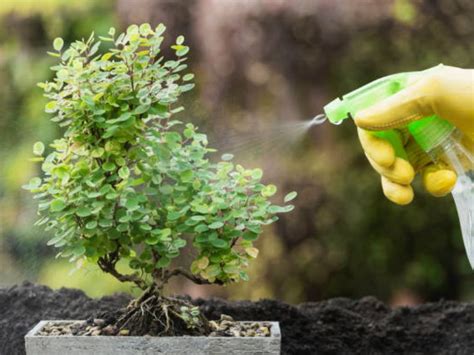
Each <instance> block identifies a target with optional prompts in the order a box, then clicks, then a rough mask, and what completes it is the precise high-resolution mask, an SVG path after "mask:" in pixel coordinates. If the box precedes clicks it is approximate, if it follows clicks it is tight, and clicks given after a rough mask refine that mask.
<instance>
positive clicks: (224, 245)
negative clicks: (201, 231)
mask: <svg viewBox="0 0 474 355" xmlns="http://www.w3.org/2000/svg"><path fill="white" fill-rule="evenodd" d="M211 244H212V245H213V246H215V247H216V248H220V249H223V248H227V247H228V246H229V243H228V242H226V241H225V240H222V239H213V240H211Z"/></svg>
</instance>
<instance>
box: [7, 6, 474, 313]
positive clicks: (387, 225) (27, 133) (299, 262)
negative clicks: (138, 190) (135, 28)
mask: <svg viewBox="0 0 474 355" xmlns="http://www.w3.org/2000/svg"><path fill="white" fill-rule="evenodd" d="M142 22H149V23H150V24H152V25H154V26H155V25H157V24H158V23H160V22H163V23H164V24H165V25H166V26H167V27H168V32H167V38H168V41H169V43H171V41H172V40H174V38H175V37H176V36H177V35H179V34H183V35H184V36H185V37H186V40H187V43H188V44H189V45H190V46H191V54H190V66H191V69H192V71H193V72H194V73H195V74H196V81H197V88H196V89H195V90H194V91H193V92H192V93H190V94H187V95H186V96H185V97H184V98H183V104H184V105H185V106H186V108H187V110H186V111H185V112H184V113H182V114H181V119H182V120H185V121H187V120H189V121H193V122H195V123H197V124H198V125H199V126H200V127H201V129H202V130H204V131H206V132H207V133H208V135H209V137H210V141H211V142H212V144H213V145H214V146H216V147H218V148H220V149H221V150H225V151H228V152H230V153H234V154H235V156H236V158H235V159H236V161H238V162H239V163H242V164H243V165H247V166H250V167H257V166H260V167H262V168H263V169H264V171H265V180H266V181H267V182H273V183H275V184H276V185H278V186H279V188H280V197H281V196H283V195H284V194H285V193H287V192H289V191H292V190H296V191H298V193H299V197H298V199H297V200H296V202H295V205H296V209H295V210H294V211H293V212H292V213H290V214H287V215H285V216H283V217H282V218H281V220H280V221H279V222H278V223H276V224H275V225H273V226H272V227H271V228H268V229H266V231H265V233H264V235H263V236H262V237H261V239H260V241H259V248H260V250H261V252H260V255H259V258H258V259H257V261H255V262H254V264H253V265H252V266H251V270H250V276H251V280H250V281H249V282H247V283H241V284H238V285H235V286H230V287H226V288H215V287H207V286H194V285H191V284H189V283H186V282H184V281H178V282H176V283H175V284H174V285H172V291H173V292H179V293H188V294H190V295H192V296H195V297H197V296H211V295H218V296H222V297H227V298H231V299H241V298H245V299H258V298H262V297H271V298H277V299H282V300H285V301H287V302H291V303H297V302H304V301H317V300H321V299H326V298H330V297H338V296H347V297H361V296H365V295H374V296H376V297H378V298H380V299H382V300H384V301H387V302H390V303H391V304H406V303H417V302H423V301H428V300H437V299H440V298H447V299H461V300H466V299H472V297H473V296H474V274H473V272H472V271H471V270H470V267H469V265H468V262H467V258H466V256H465V254H464V249H463V245H462V239H461V234H460V229H459V225H458V220H457V216H456V211H455V208H454V203H453V201H452V199H451V198H450V197H447V198H443V199H435V198H432V197H429V196H427V195H426V194H425V193H424V192H423V191H422V190H421V189H420V187H419V186H418V187H417V196H416V199H415V201H414V202H413V203H412V204H411V205H410V206H408V207H403V208H402V207H398V206H395V205H393V204H391V203H390V202H388V201H387V200H385V199H384V198H383V196H382V193H381V188H380V186H379V179H378V177H377V175H376V174H375V173H374V172H373V171H372V170H371V168H370V166H369V165H368V164H367V162H366V160H365V157H364V155H363V153H362V151H361V149H360V147H359V145H358V142H357V135H356V132H355V127H354V125H353V124H352V123H351V122H346V123H345V124H343V125H341V126H332V125H330V124H328V123H326V124H324V125H321V126H318V127H313V128H312V129H310V130H309V131H308V132H305V134H303V135H301V137H298V139H291V140H289V139H287V137H286V134H285V132H293V130H292V129H290V128H289V127H291V126H292V125H293V124H295V125H296V124H298V123H301V122H302V121H304V120H307V119H309V118H311V117H313V116H314V115H315V114H318V113H320V112H321V111H322V107H323V106H324V104H325V103H327V102H329V101H330V100H331V99H333V98H334V97H336V96H339V95H341V94H343V93H346V92H348V91H351V90H353V89H355V88H357V87H359V86H361V85H363V84H365V83H367V82H369V81H371V80H373V79H376V78H378V77H380V76H384V75H387V74H390V73H394V72H400V71H410V70H420V69H425V68H428V67H431V66H434V65H436V64H439V63H441V62H442V63H444V64H449V65H454V66H461V67H473V66H474V2H472V1H471V0H429V1H428V0H426V1H423V0H413V1H409V0H354V1H352V0H347V1H345V0H299V1H285V0H41V1H38V0H2V1H1V2H0V286H8V285H12V284H16V283H20V282H22V281H23V280H31V281H35V282H40V283H43V284H47V285H51V286H53V287H60V286H69V287H79V288H82V289H84V290H85V291H86V292H87V293H88V294H89V295H92V296H99V295H103V294H108V293H111V292H114V291H117V290H129V288H128V286H126V285H121V284H119V283H118V282H115V281H114V280H113V279H112V278H110V277H109V276H104V275H101V274H100V273H99V272H97V270H95V269H94V268H91V267H89V268H87V269H86V270H81V271H77V272H76V273H74V274H70V270H71V266H70V265H68V264H67V263H66V262H65V261H62V260H56V259H54V255H55V251H54V250H53V248H49V247H46V245H45V241H46V240H47V239H48V235H46V234H45V232H43V231H42V230H41V229H40V228H36V227H33V222H34V220H35V218H36V216H35V208H36V206H35V205H34V201H33V200H32V199H31V196H30V195H29V193H28V192H26V191H24V190H22V189H21V185H22V184H24V183H25V182H27V181H28V180H29V178H30V177H31V176H32V175H33V174H35V173H36V169H38V167H37V166H36V165H34V164H33V163H31V162H29V160H28V159H29V158H30V157H31V146H32V144H33V143H34V142H35V141H38V140H42V141H44V142H50V141H51V140H52V139H54V138H55V137H57V136H58V135H60V134H61V132H60V130H59V129H58V128H57V127H55V126H54V125H53V124H52V123H51V122H50V121H49V118H48V116H47V115H46V114H45V113H44V111H43V107H44V104H45V99H44V98H43V97H42V96H41V95H42V94H41V90H40V89H39V88H38V87H37V86H36V83H37V82H38V81H44V80H47V79H49V78H50V76H51V72H50V71H49V69H48V68H49V66H50V65H52V59H50V58H49V57H48V56H47V55H46V54H45V52H46V51H47V50H49V49H50V44H51V42H52V40H53V39H54V38H55V37H57V36H61V37H63V38H64V39H65V41H66V42H70V41H73V40H74V39H77V38H82V37H87V36H88V35H89V33H90V32H91V31H92V30H94V31H95V32H96V33H97V34H105V33H107V30H108V28H109V27H110V26H114V27H116V28H117V29H121V30H122V29H125V28H126V27H127V26H128V25H129V24H132V23H142ZM292 138H295V137H292Z"/></svg>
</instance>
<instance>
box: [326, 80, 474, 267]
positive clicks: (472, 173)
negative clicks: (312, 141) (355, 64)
mask: <svg viewBox="0 0 474 355" xmlns="http://www.w3.org/2000/svg"><path fill="white" fill-rule="evenodd" d="M423 74H424V72H407V73H399V74H394V75H389V76H386V77H383V78H380V79H378V80H375V81H373V82H371V83H369V84H367V85H365V86H363V87H361V88H359V89H357V90H354V91H352V92H350V93H348V94H346V95H344V96H342V98H337V99H335V100H333V101H332V102H330V103H329V104H327V105H326V106H325V107H324V111H325V114H326V117H327V118H328V120H329V121H330V122H331V123H333V124H340V123H342V121H343V120H344V119H346V118H348V117H354V116H355V114H356V113H357V112H359V111H360V110H363V109H366V108H368V107H370V106H371V105H373V104H375V103H377V102H379V101H381V100H383V99H385V98H387V97H389V96H391V95H393V94H395V93H397V92H398V91H400V90H402V89H404V88H405V87H407V86H408V85H409V83H410V82H412V80H413V79H416V77H417V76H419V75H423ZM408 130H409V132H410V133H411V135H412V136H413V137H414V139H415V141H416V142H417V143H418V145H419V146H420V147H421V148H422V149H423V150H424V151H425V152H426V153H427V154H428V155H429V156H430V158H431V159H432V160H433V161H434V162H437V161H438V160H440V159H441V157H443V160H444V161H445V162H446V163H448V164H450V165H451V167H452V168H453V169H454V171H455V172H456V174H457V176H458V178H457V183H456V186H455V187H454V189H453V191H452V195H453V198H454V201H455V203H456V208H457V212H458V217H459V222H460V225H461V231H462V236H463V241H464V247H465V249H466V253H467V256H468V259H469V263H470V264H471V267H472V269H474V153H473V152H472V151H469V148H468V147H466V146H465V145H463V144H462V133H461V132H460V131H459V130H458V129H456V127H454V126H453V125H452V124H451V123H449V122H448V121H446V120H444V119H442V118H441V117H438V116H430V117H426V118H424V119H422V120H418V121H415V122H412V123H410V124H409V125H408ZM374 134H376V135H377V136H379V137H382V138H385V139H387V140H389V141H390V142H391V143H392V145H393V146H394V148H395V152H396V154H397V155H398V156H401V157H404V155H405V154H404V150H403V147H402V143H401V141H400V139H399V138H398V135H397V134H396V133H395V132H394V131H392V130H388V131H381V132H375V133H374Z"/></svg>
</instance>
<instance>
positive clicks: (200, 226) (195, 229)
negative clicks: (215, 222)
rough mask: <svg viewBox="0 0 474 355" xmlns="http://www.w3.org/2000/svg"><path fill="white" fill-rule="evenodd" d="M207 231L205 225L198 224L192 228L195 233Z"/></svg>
mask: <svg viewBox="0 0 474 355" xmlns="http://www.w3.org/2000/svg"><path fill="white" fill-rule="evenodd" d="M207 230H209V227H208V226H207V225H206V224H200V225H198V226H196V227H195V228H194V231H195V232H196V233H202V232H205V231H207Z"/></svg>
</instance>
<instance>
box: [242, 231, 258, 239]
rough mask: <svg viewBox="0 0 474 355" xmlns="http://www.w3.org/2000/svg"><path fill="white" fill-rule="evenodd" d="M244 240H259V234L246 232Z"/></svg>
mask: <svg viewBox="0 0 474 355" xmlns="http://www.w3.org/2000/svg"><path fill="white" fill-rule="evenodd" d="M242 238H243V239H244V240H247V241H250V242H253V241H254V240H257V239H258V233H253V232H250V231H247V232H244V234H243V236H242Z"/></svg>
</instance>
